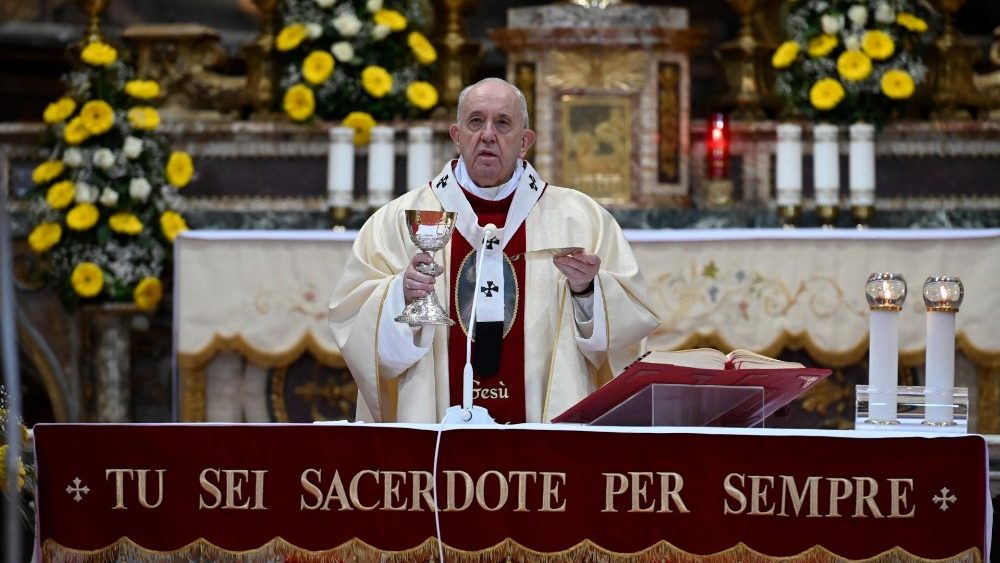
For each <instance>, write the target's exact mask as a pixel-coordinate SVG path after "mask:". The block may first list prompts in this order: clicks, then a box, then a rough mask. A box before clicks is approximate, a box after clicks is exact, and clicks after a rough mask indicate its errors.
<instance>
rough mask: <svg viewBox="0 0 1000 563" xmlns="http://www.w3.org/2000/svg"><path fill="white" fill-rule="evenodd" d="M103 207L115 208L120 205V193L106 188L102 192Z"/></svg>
mask: <svg viewBox="0 0 1000 563" xmlns="http://www.w3.org/2000/svg"><path fill="white" fill-rule="evenodd" d="M100 201H101V205H103V206H104V207H114V205H115V204H116V203H118V192H116V191H114V190H112V189H111V188H104V191H103V192H101V200H100Z"/></svg>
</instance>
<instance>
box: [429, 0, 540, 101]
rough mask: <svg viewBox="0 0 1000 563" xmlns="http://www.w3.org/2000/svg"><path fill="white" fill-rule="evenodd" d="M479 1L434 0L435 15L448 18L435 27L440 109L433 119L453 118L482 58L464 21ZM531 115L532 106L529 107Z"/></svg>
mask: <svg viewBox="0 0 1000 563" xmlns="http://www.w3.org/2000/svg"><path fill="white" fill-rule="evenodd" d="M476 4H478V1H477V0H434V11H435V12H436V13H438V14H442V13H443V14H445V17H444V18H443V20H439V21H438V24H437V25H436V26H435V31H434V37H433V42H434V46H435V47H437V48H438V52H439V53H440V58H439V60H438V80H437V83H438V90H439V91H440V93H441V97H440V105H439V107H438V109H437V110H435V112H434V115H435V117H438V118H442V119H445V118H449V119H450V118H451V116H452V115H454V114H455V111H456V110H457V108H458V95H459V94H460V93H461V92H462V88H465V86H466V85H467V84H469V83H470V82H471V74H472V68H473V67H474V66H475V65H476V62H477V61H478V59H479V57H480V56H481V55H482V45H480V44H479V43H478V42H476V41H473V40H471V39H470V38H469V36H468V35H466V33H465V30H464V29H463V25H462V18H463V16H465V15H468V14H469V12H471V11H472V10H473V9H475V7H476ZM529 111H530V106H529Z"/></svg>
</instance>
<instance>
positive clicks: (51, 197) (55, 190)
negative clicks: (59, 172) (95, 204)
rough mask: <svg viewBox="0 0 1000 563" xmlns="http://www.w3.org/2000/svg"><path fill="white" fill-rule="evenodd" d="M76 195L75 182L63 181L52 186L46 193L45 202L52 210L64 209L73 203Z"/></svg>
mask: <svg viewBox="0 0 1000 563" xmlns="http://www.w3.org/2000/svg"><path fill="white" fill-rule="evenodd" d="M75 195H76V187H75V186H74V185H73V182H70V181H69V180H63V181H62V182H56V183H55V184H52V187H50V188H49V191H47V192H45V202H46V203H48V204H49V207H51V208H52V209H62V208H64V207H66V206H67V205H69V204H70V203H73V196H75Z"/></svg>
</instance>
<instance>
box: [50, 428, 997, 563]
mask: <svg viewBox="0 0 1000 563" xmlns="http://www.w3.org/2000/svg"><path fill="white" fill-rule="evenodd" d="M35 439H36V452H37V461H38V500H37V506H38V524H39V528H38V539H39V542H40V547H41V551H40V552H41V554H42V556H43V558H44V560H47V561H61V560H72V561H112V560H118V559H119V558H121V557H125V558H126V559H142V560H146V559H149V558H154V559H157V560H161V559H168V560H169V559H172V558H176V559H178V560H179V559H184V560H187V559H199V558H205V559H218V558H226V559H232V558H234V557H235V558H238V559H241V560H265V559H267V560H275V559H278V560H280V559H285V560H302V561H340V560H349V561H369V560H380V559H381V560H392V561H429V560H432V559H434V560H437V559H438V550H439V544H438V538H440V540H441V544H442V546H441V547H442V548H443V551H444V558H445V560H446V561H453V560H454V561H473V560H474V561H494V560H497V561H505V560H514V561H520V560H561V561H579V560H595V558H596V560H602V561H603V560H636V559H641V560H655V561H663V560H667V561H687V560H702V559H707V560H715V561H735V560H741V561H748V560H749V561H767V560H771V559H777V558H793V559H798V560H809V561H816V560H834V559H837V558H847V559H868V558H878V559H880V560H888V559H887V558H889V559H892V560H900V559H903V560H906V559H917V560H928V559H930V560H934V559H948V560H960V561H981V560H983V558H984V555H985V553H986V545H987V530H988V524H989V522H990V519H991V517H992V515H991V509H990V508H989V497H988V472H987V462H988V458H987V448H986V443H985V441H984V440H983V439H982V438H981V437H979V436H954V437H917V436H903V435H891V436H883V435H872V434H865V433H856V432H809V431H804V432H797V433H790V432H786V431H777V430H748V431H740V430H725V431H700V430H692V429H641V430H640V429H629V428H604V429H600V430H597V429H591V428H584V427H577V426H569V425H513V426H496V427H458V428H455V427H451V428H450V429H447V430H444V431H440V432H439V429H438V427H436V426H415V425H371V424H328V425H182V424H168V425H58V424H57V425H39V426H37V427H36V428H35ZM435 506H436V507H438V510H435V508H434V507H435Z"/></svg>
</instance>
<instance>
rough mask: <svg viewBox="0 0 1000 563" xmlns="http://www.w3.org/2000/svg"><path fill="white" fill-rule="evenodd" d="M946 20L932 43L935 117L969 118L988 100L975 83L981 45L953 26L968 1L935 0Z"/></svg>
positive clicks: (932, 88) (931, 79)
mask: <svg viewBox="0 0 1000 563" xmlns="http://www.w3.org/2000/svg"><path fill="white" fill-rule="evenodd" d="M931 4H933V5H934V8H935V9H937V10H938V11H939V12H941V14H942V16H943V18H944V29H943V31H942V33H941V36H940V37H938V38H937V39H936V40H934V43H932V44H931V69H930V85H931V87H930V91H931V94H930V100H931V104H932V107H933V109H932V110H931V115H932V117H934V118H937V119H969V118H971V117H973V116H974V115H975V112H976V111H977V110H979V109H980V108H984V107H986V106H987V105H989V104H988V100H987V98H986V97H985V96H983V95H982V93H980V91H979V89H978V88H977V87H976V84H975V76H974V74H973V71H972V67H973V65H974V64H975V63H976V62H977V61H978V60H979V58H980V52H979V48H978V46H977V45H976V44H975V43H973V42H972V41H970V40H968V39H965V38H963V37H961V36H960V35H959V34H958V32H956V31H955V26H954V24H953V23H952V19H953V16H954V14H955V12H957V11H958V10H959V8H961V7H962V5H963V4H965V0H931Z"/></svg>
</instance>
